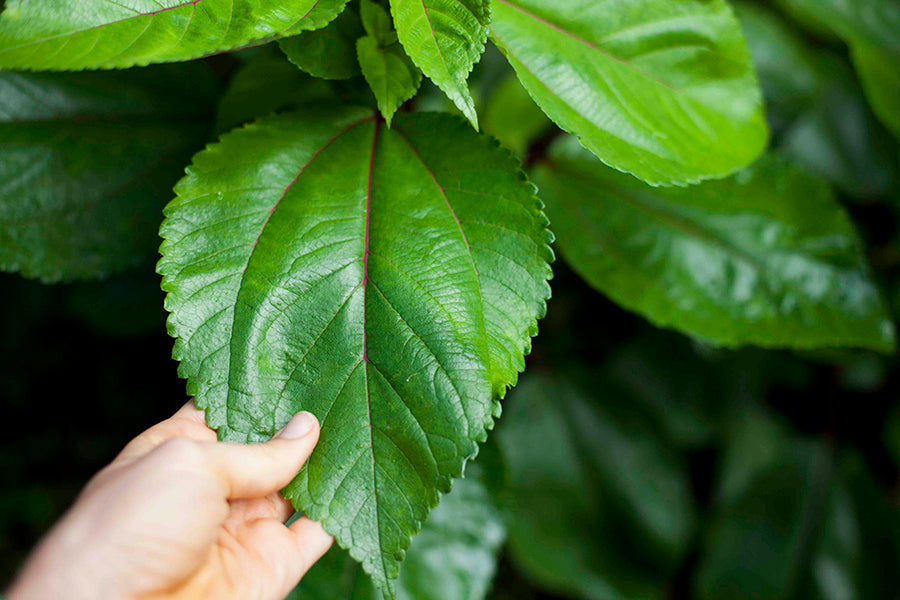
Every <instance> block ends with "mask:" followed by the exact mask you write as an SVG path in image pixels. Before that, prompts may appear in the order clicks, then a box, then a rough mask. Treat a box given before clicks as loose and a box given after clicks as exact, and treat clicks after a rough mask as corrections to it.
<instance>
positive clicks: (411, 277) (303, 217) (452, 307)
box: [159, 108, 552, 595]
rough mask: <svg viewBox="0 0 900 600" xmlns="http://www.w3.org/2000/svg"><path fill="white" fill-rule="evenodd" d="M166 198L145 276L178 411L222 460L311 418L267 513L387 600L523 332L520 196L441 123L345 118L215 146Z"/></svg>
mask: <svg viewBox="0 0 900 600" xmlns="http://www.w3.org/2000/svg"><path fill="white" fill-rule="evenodd" d="M176 192H177V194H178V197H177V198H176V199H175V200H173V201H172V202H171V203H170V204H169V206H168V207H167V209H166V215H167V218H166V220H165V222H164V223H163V226H162V228H161V234H162V236H163V238H164V242H163V245H162V248H161V251H162V254H163V259H162V260H161V261H160V263H159V271H160V273H161V274H163V276H164V279H163V288H164V289H165V290H166V291H167V292H168V297H167V300H166V307H167V308H168V309H169V311H170V312H171V313H172V314H171V316H170V318H169V330H170V332H171V333H172V334H173V335H175V336H177V337H178V341H177V342H176V346H175V351H174V356H175V357H176V358H177V359H178V360H180V361H181V366H180V368H179V373H180V374H181V375H182V376H184V377H187V378H188V391H189V393H190V394H193V395H195V396H196V403H197V405H198V406H199V407H201V408H203V409H204V410H205V411H206V417H207V422H208V423H209V425H210V426H211V427H213V428H215V429H218V434H219V437H220V438H221V439H223V440H234V441H251V442H253V441H261V440H265V439H268V438H269V437H270V436H271V435H273V434H274V433H275V432H276V431H277V430H278V428H279V427H281V426H283V425H284V423H286V422H287V421H288V420H289V419H290V418H291V416H292V415H294V414H295V413H297V412H299V411H300V410H309V411H311V412H313V413H314V414H315V415H316V416H317V417H318V418H319V421H320V422H321V424H322V433H321V437H320V439H319V443H318V445H317V447H316V450H315V452H314V453H313V455H312V457H311V458H310V460H309V461H308V463H307V464H306V466H304V468H303V470H302V471H301V472H300V474H299V475H298V477H297V478H296V479H295V480H294V482H293V483H291V484H290V485H289V486H288V487H287V488H286V489H285V491H284V493H285V495H286V496H287V497H288V498H290V499H291V500H292V501H293V503H294V505H295V506H296V507H297V509H298V510H301V511H303V512H305V513H306V514H308V515H309V516H310V517H312V518H313V519H315V520H321V521H322V522H323V523H324V526H325V528H326V530H328V531H329V532H331V533H332V534H333V535H335V537H336V538H337V540H338V543H339V544H340V545H341V546H342V547H345V548H349V549H350V552H351V555H352V556H353V557H354V558H355V559H357V560H359V561H360V562H362V564H363V567H364V569H365V570H366V572H367V573H369V574H370V575H371V576H372V578H373V580H374V581H375V583H376V584H377V585H379V586H380V587H381V588H382V589H383V590H385V592H386V594H388V595H393V594H392V589H393V583H392V582H393V580H394V579H395V578H396V577H397V574H398V570H399V562H400V561H401V560H402V558H403V551H404V550H405V549H406V548H407V547H408V546H409V543H410V539H411V537H412V536H413V535H414V534H415V532H416V531H417V530H418V528H419V524H420V523H421V522H422V521H423V520H424V519H425V518H426V517H427V515H428V513H429V511H430V510H431V508H432V507H434V506H435V505H436V504H437V502H438V500H439V498H440V492H441V491H446V490H448V488H449V485H450V482H451V478H453V477H458V476H459V475H461V473H462V471H463V465H464V464H465V461H466V460H467V459H468V458H471V457H472V456H473V455H474V454H475V452H476V449H477V445H476V442H478V441H483V440H484V439H486V437H487V429H488V428H490V427H491V426H492V424H493V419H494V416H495V415H497V414H498V413H499V403H498V402H497V398H499V397H501V396H502V395H503V394H504V393H505V390H506V388H507V387H508V386H510V385H513V384H514V383H515V381H516V378H517V374H518V371H521V370H522V369H523V367H524V359H523V355H524V354H525V353H527V352H528V351H529V350H530V343H531V336H532V335H534V334H536V332H537V323H536V320H537V318H538V317H540V316H542V315H543V314H544V310H545V309H544V303H545V300H546V298H547V297H548V296H549V286H548V284H547V279H548V278H549V277H550V267H549V264H548V262H549V261H550V260H551V259H552V252H551V251H550V249H549V247H548V245H547V244H548V243H549V241H550V239H551V236H550V234H549V232H548V231H547V229H546V224H547V222H546V218H545V217H544V215H543V213H542V211H541V209H540V203H539V201H538V200H537V199H536V198H535V196H534V189H533V186H531V185H530V184H528V183H527V181H526V180H525V179H524V177H523V175H522V174H521V172H520V171H519V169H518V165H517V163H516V161H515V159H513V158H512V157H511V156H510V155H509V154H508V153H506V152H505V151H503V150H501V149H499V148H497V147H496V144H495V143H494V142H493V141H492V140H490V139H489V138H487V137H486V136H480V135H478V134H476V133H475V132H473V131H471V130H470V129H468V128H467V127H466V126H465V125H464V124H463V123H462V122H461V121H460V120H459V119H456V118H454V117H449V116H446V115H425V114H419V115H410V114H407V113H402V114H400V115H398V117H397V119H396V120H395V123H394V127H393V128H392V129H387V128H386V127H384V126H383V125H382V124H381V123H380V122H379V121H378V120H377V119H376V118H375V116H374V115H373V114H371V113H370V112H369V111H363V110H359V109H346V108H345V109H333V110H330V111H325V112H322V111H316V110H305V111H303V113H301V114H297V115H285V116H282V117H275V118H269V119H266V120H263V121H259V122H257V123H255V124H253V125H250V126H247V127H245V128H243V129H240V130H238V131H235V132H234V133H231V134H228V135H226V136H224V137H223V138H222V141H221V142H220V143H218V144H215V145H213V146H210V147H209V148H208V149H207V150H205V151H204V152H202V153H200V154H198V155H197V156H196V157H195V159H194V162H193V164H192V166H191V167H190V168H189V170H188V175H187V176H186V177H185V179H183V180H182V181H181V183H179V184H178V186H177V188H176Z"/></svg>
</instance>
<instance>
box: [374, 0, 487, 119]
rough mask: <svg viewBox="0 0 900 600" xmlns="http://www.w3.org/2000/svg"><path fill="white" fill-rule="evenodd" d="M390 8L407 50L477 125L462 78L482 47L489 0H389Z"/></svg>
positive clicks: (485, 31) (473, 106) (469, 95)
mask: <svg viewBox="0 0 900 600" xmlns="http://www.w3.org/2000/svg"><path fill="white" fill-rule="evenodd" d="M391 12H392V14H393V16H394V24H395V26H396V27H397V35H398V36H399V38H400V43H402V44H403V47H404V48H405V49H406V52H407V54H409V56H410V58H412V60H413V62H414V63H415V64H416V65H417V66H418V67H419V68H420V69H421V70H422V71H423V72H424V73H425V74H426V75H428V77H429V78H430V79H431V80H432V81H433V82H434V83H436V84H437V86H438V87H439V88H441V90H443V91H444V93H445V94H447V97H449V98H450V100H452V101H453V103H454V104H455V105H456V107H457V108H459V110H460V111H461V112H462V113H463V115H465V117H466V118H467V119H469V121H470V122H471V123H472V125H474V126H475V127H476V128H477V127H478V116H477V115H476V114H475V103H474V101H473V100H472V96H471V94H469V87H468V85H467V84H466V78H467V77H468V75H469V72H470V71H471V70H472V66H473V65H474V64H475V63H476V62H477V61H478V59H479V57H480V56H481V53H482V52H483V51H484V43H485V41H486V40H487V35H488V24H489V23H490V12H491V2H490V0H391Z"/></svg>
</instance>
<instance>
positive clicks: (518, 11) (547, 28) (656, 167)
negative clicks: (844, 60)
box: [491, 0, 767, 184]
mask: <svg viewBox="0 0 900 600" xmlns="http://www.w3.org/2000/svg"><path fill="white" fill-rule="evenodd" d="M491 32H492V38H493V40H494V41H495V42H496V43H497V44H498V45H499V46H500V48H501V49H502V50H503V52H504V53H505V54H506V55H507V57H508V58H509V61H510V63H511V64H512V66H513V67H514V68H515V70H516V72H517V73H518V75H519V78H520V80H521V81H522V83H523V84H524V85H525V87H526V89H528V91H529V93H530V94H531V95H532V97H533V98H534V99H535V101H536V102H537V103H538V104H539V105H540V106H541V108H542V109H543V110H544V112H546V113H547V114H548V115H549V116H550V117H551V118H552V119H553V120H554V121H556V123H557V124H558V125H560V127H562V128H563V129H565V130H566V131H569V132H572V133H575V134H577V135H578V137H579V139H580V140H581V143H582V144H584V145H585V146H586V147H587V148H588V149H590V150H591V151H592V152H593V153H594V154H596V155H597V156H598V157H600V159H601V160H603V161H604V162H605V163H606V164H608V165H610V166H612V167H614V168H616V169H619V170H621V171H625V172H628V173H633V174H634V175H636V176H637V177H639V178H641V179H643V180H645V181H647V182H649V183H652V184H673V183H686V182H696V181H698V180H701V179H708V178H711V177H720V176H724V175H727V174H728V173H731V172H732V171H734V170H736V169H738V168H740V167H743V166H746V165H747V164H749V163H750V162H752V161H753V159H755V158H756V157H757V156H759V154H760V152H762V150H763V148H764V147H765V145H766V141H767V131H766V126H765V120H764V118H763V112H762V101H761V97H760V93H759V89H758V87H757V84H756V78H755V76H754V73H753V67H752V64H751V63H750V56H749V54H748V52H747V50H746V48H745V46H744V40H743V37H742V35H741V31H740V27H739V25H738V23H737V21H736V19H735V18H734V16H733V15H732V14H731V10H730V9H729V8H728V6H727V5H726V3H725V2H724V0H709V1H704V0H684V1H680V2H668V1H661V0H640V1H637V2H635V1H634V0H618V1H607V2H596V1H594V0H572V1H567V2H555V1H551V0H495V2H494V8H493V20H492V25H491Z"/></svg>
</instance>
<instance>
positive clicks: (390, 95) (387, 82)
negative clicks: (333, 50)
mask: <svg viewBox="0 0 900 600" xmlns="http://www.w3.org/2000/svg"><path fill="white" fill-rule="evenodd" d="M356 51H357V56H358V57H359V66H360V67H361V68H362V72H363V76H364V77H365V78H366V82H368V84H369V87H370V88H372V92H373V93H374V94H375V100H376V101H377V102H378V110H380V111H381V114H382V115H383V116H384V120H385V121H387V124H388V126H389V127H390V125H391V119H393V117H394V113H395V112H397V109H398V108H400V105H401V104H403V103H404V102H406V101H407V100H409V99H410V98H412V97H413V96H415V95H416V91H417V90H418V89H419V84H421V83H422V72H421V71H419V69H417V68H416V65H414V64H413V63H412V61H411V60H410V59H409V57H408V56H407V55H406V52H404V51H403V47H402V46H401V45H400V44H398V43H396V42H394V43H393V44H390V45H389V46H381V45H380V43H379V42H378V40H377V39H376V38H374V37H371V36H366V37H362V38H359V39H358V40H357V41H356Z"/></svg>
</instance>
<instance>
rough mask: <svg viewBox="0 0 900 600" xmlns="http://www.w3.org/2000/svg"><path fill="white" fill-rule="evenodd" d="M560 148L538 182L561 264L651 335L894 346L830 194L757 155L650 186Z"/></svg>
mask: <svg viewBox="0 0 900 600" xmlns="http://www.w3.org/2000/svg"><path fill="white" fill-rule="evenodd" d="M572 142H573V140H571V139H569V140H564V143H561V144H558V145H557V146H556V148H555V150H554V151H553V153H552V156H553V157H552V159H551V162H550V163H549V164H547V165H546V166H543V167H541V168H540V169H539V171H538V173H537V174H536V178H537V181H538V183H539V185H540V186H541V189H542V195H543V196H544V198H545V200H546V201H547V210H548V213H549V214H550V217H551V219H552V220H553V223H554V225H555V230H556V233H557V234H558V235H559V244H560V248H561V250H562V253H563V256H564V257H565V258H566V260H567V262H568V263H569V264H570V265H571V266H572V268H573V269H575V271H576V272H578V273H579V274H580V275H581V276H582V277H583V278H584V279H585V280H586V281H587V282H588V283H590V284H591V285H592V286H593V287H594V288H596V289H597V290H599V291H601V292H603V293H604V294H606V295H608V296H609V297H610V298H612V299H613V300H614V301H616V302H618V303H619V304H621V305H622V306H624V307H626V308H628V309H629V310H633V311H635V312H637V313H639V314H641V315H643V316H645V317H647V318H648V319H650V320H651V321H652V322H653V323H654V324H656V325H658V326H662V327H671V328H675V329H678V330H679V331H682V332H685V333H689V334H691V335H695V336H699V337H701V338H704V339H706V340H709V341H712V342H714V343H716V344H721V345H726V346H737V345H743V344H757V345H760V346H767V347H797V348H811V347H819V346H860V347H866V348H872V349H876V350H882V351H888V352H889V351H891V350H892V349H893V347H894V328H893V324H892V323H891V321H890V319H889V317H888V314H887V312H886V308H885V305H884V302H883V301H882V299H881V295H880V293H879V290H878V288H877V287H876V286H875V284H874V283H873V282H872V280H871V278H870V277H869V274H868V269H867V265H866V263H865V259H864V257H863V253H862V249H861V244H860V241H859V239H858V237H857V234H856V231H855V230H854V228H853V225H852V224H851V222H850V220H849V218H848V217H847V215H846V213H845V212H844V211H843V210H842V209H841V207H840V206H839V205H838V204H837V202H836V200H835V198H834V196H833V194H832V193H831V191H830V189H829V188H828V186H827V185H826V184H825V183H824V182H822V181H820V180H819V179H817V178H815V177H812V176H810V175H807V174H805V173H803V172H800V171H798V170H796V169H795V168H793V167H792V166H790V165H789V164H788V163H786V162H785V161H783V160H781V159H777V158H775V157H771V156H767V157H765V158H763V159H762V160H760V161H759V162H758V163H756V164H755V165H754V166H752V167H750V168H749V169H747V170H745V171H742V172H740V173H738V174H737V175H735V176H733V177H731V178H729V179H726V180H723V181H717V182H708V183H705V184H703V185H702V186H698V187H693V188H653V187H650V186H647V185H645V184H643V183H641V182H639V181H637V180H635V179H634V178H632V177H629V176H627V175H623V174H620V173H617V172H615V171H613V170H611V169H608V168H606V167H604V166H603V165H602V164H600V162H599V161H596V160H592V157H590V156H588V155H587V153H586V152H583V151H580V150H579V149H577V148H575V144H574V143H572Z"/></svg>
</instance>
